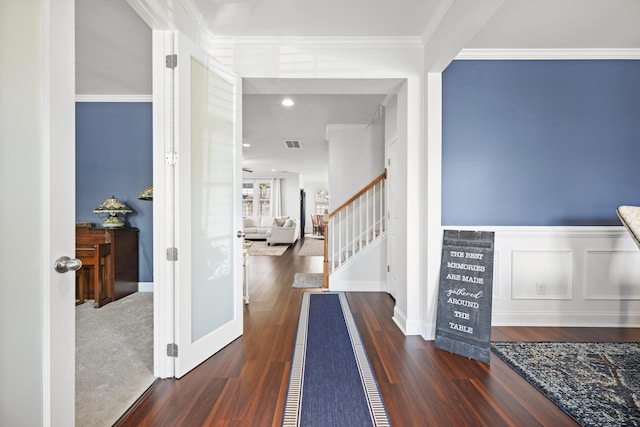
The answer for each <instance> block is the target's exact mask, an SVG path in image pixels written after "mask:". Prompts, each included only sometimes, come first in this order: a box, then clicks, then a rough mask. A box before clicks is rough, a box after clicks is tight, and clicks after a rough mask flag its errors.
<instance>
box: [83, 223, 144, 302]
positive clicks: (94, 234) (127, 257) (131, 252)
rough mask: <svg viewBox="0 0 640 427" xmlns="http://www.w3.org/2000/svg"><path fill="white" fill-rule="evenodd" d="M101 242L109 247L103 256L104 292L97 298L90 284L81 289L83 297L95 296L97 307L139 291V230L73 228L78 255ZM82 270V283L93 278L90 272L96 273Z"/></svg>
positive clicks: (92, 297)
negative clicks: (106, 253) (84, 278)
mask: <svg viewBox="0 0 640 427" xmlns="http://www.w3.org/2000/svg"><path fill="white" fill-rule="evenodd" d="M101 243H103V244H108V245H109V246H110V248H109V249H110V250H109V251H108V253H109V254H108V255H106V256H105V257H104V268H105V274H104V275H103V276H102V278H103V279H104V283H102V288H103V291H100V292H99V295H98V296H97V297H96V295H95V288H94V287H93V286H88V287H87V285H85V288H84V290H85V292H84V296H85V297H86V298H87V299H94V301H95V306H96V307H100V306H102V305H104V304H106V303H108V302H110V301H114V300H117V299H120V298H122V297H124V296H127V295H129V294H132V293H134V292H136V291H137V290H138V229H137V228H83V227H76V253H77V254H79V253H81V252H82V250H83V249H86V248H94V247H95V246H96V245H99V244H101ZM88 268H91V267H88ZM82 270H84V267H83V269H82ZM85 273H86V275H85V276H84V277H87V280H85V281H84V282H85V283H86V282H89V281H91V280H92V279H93V277H94V276H92V274H96V272H95V271H94V272H85ZM83 274H84V273H83ZM81 282H82V280H81Z"/></svg>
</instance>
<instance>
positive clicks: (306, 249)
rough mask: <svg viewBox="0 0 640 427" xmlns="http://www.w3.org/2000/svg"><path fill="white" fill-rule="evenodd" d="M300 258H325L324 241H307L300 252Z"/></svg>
mask: <svg viewBox="0 0 640 427" xmlns="http://www.w3.org/2000/svg"><path fill="white" fill-rule="evenodd" d="M298 255H300V256H323V255H324V240H320V239H306V240H305V241H304V244H303V245H302V247H301V248H300V251H299V252H298Z"/></svg>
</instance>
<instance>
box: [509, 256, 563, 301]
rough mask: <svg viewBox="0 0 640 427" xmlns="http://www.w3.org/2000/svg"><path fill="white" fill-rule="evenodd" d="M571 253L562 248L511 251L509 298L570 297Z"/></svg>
mask: <svg viewBox="0 0 640 427" xmlns="http://www.w3.org/2000/svg"><path fill="white" fill-rule="evenodd" d="M572 270H573V256H572V251H571V250H570V249H564V250H512V251H511V298H512V299H536V300H539V299H571V290H572V287H573V278H572V276H573V275H572Z"/></svg>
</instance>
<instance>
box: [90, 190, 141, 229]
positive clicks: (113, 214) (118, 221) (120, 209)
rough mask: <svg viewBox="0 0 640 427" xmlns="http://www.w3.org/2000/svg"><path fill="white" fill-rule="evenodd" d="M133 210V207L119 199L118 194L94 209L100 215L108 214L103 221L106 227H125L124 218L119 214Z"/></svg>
mask: <svg viewBox="0 0 640 427" xmlns="http://www.w3.org/2000/svg"><path fill="white" fill-rule="evenodd" d="M131 212H133V211H132V210H131V208H130V207H129V206H127V205H125V204H124V203H122V202H121V201H120V200H118V199H117V198H116V196H111V197H110V198H108V199H107V200H105V201H104V202H103V203H102V204H101V205H100V206H98V207H97V208H95V209H94V210H93V213H95V214H98V216H100V215H107V218H106V219H105V220H104V222H103V223H102V226H103V227H105V228H121V227H124V220H123V219H122V218H120V217H119V216H118V215H126V214H130V213H131Z"/></svg>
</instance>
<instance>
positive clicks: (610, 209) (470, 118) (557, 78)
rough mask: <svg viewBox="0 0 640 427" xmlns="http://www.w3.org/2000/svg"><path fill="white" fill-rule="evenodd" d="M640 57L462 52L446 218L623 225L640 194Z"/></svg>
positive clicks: (448, 101) (451, 112)
mask: <svg viewBox="0 0 640 427" xmlns="http://www.w3.org/2000/svg"><path fill="white" fill-rule="evenodd" d="M639 166H640V61H454V62H453V63H452V64H450V65H449V67H448V68H447V69H446V70H445V71H444V73H443V152H442V224H443V225H465V226H468V225H496V226H501V225H503V226H509V225H515V226H556V225H620V221H619V220H618V219H617V216H616V213H615V209H616V207H617V206H619V205H623V204H635V205H639V204H640V167H639Z"/></svg>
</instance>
